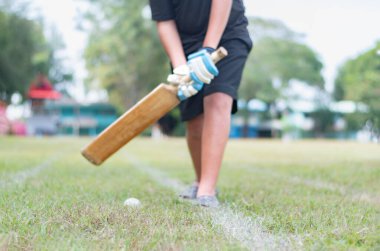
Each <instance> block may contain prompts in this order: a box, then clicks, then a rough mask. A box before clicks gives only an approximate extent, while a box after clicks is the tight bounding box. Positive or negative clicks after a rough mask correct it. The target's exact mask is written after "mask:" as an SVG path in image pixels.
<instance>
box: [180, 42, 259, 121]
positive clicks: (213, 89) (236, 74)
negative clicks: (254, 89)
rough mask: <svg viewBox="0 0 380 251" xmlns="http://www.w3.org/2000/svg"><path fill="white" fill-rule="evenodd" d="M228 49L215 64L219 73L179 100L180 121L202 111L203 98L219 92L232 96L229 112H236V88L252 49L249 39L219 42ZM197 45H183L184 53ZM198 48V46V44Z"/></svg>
mask: <svg viewBox="0 0 380 251" xmlns="http://www.w3.org/2000/svg"><path fill="white" fill-rule="evenodd" d="M220 46H223V47H224V48H226V49H227V51H228V56H227V57H226V58H224V59H223V60H221V61H220V62H219V63H218V64H217V65H216V66H217V67H218V69H219V75H218V76H217V77H216V78H215V79H214V80H213V81H212V82H211V83H210V84H205V85H204V87H203V89H202V90H201V91H199V92H198V93H197V94H196V95H194V96H193V97H191V98H189V99H187V100H185V101H183V102H181V104H180V110H181V119H182V121H188V120H191V119H193V118H195V117H197V116H198V115H200V114H202V113H203V98H204V97H205V96H207V95H210V94H213V93H217V92H221V93H225V94H227V95H229V96H231V97H232V98H233V104H232V107H231V113H232V114H234V113H236V112H237V110H238V108H237V100H238V89H239V86H240V81H241V77H242V74H243V70H244V65H245V62H246V61H247V57H248V55H249V52H250V51H251V49H252V42H251V41H248V42H247V41H244V40H241V39H233V40H228V41H225V42H223V41H222V42H221V43H220ZM196 47H197V45H193V46H189V47H186V46H185V47H184V48H185V51H186V54H190V53H192V52H194V51H193V50H192V49H193V48H196ZM198 48H200V46H199V45H198Z"/></svg>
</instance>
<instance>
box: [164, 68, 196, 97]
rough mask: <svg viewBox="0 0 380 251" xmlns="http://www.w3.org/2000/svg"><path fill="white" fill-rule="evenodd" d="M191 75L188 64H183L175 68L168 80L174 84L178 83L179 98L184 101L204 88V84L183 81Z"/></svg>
mask: <svg viewBox="0 0 380 251" xmlns="http://www.w3.org/2000/svg"><path fill="white" fill-rule="evenodd" d="M189 75H190V68H189V66H188V65H181V66H178V67H176V68H175V69H174V70H173V74H170V75H169V76H168V79H167V81H168V82H169V83H170V84H172V85H178V98H179V99H180V100H181V101H183V100H185V99H188V98H190V97H191V96H194V95H195V94H197V93H198V92H199V90H200V89H202V87H203V85H202V86H199V85H195V86H194V85H193V84H194V81H190V82H183V80H182V79H183V78H184V77H186V76H189Z"/></svg>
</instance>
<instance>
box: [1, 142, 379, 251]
mask: <svg viewBox="0 0 380 251" xmlns="http://www.w3.org/2000/svg"><path fill="white" fill-rule="evenodd" d="M88 141H89V139H72V138H51V139H42V138H41V139H21V138H0V191H1V193H0V250H8V249H9V250H20V249H25V250H29V249H33V250H104V249H111V250H114V249H119V250H120V249H122V250H152V249H154V250H247V249H257V250H380V146H379V145H375V144H359V143H352V142H334V141H300V142H294V143H282V142H279V141H231V142H230V144H229V146H228V149H227V152H226V157H225V162H224V166H223V169H222V173H221V176H220V182H219V190H220V200H221V201H222V203H223V207H222V208H221V209H218V210H209V209H204V208H199V207H197V206H194V205H192V204H190V203H186V202H183V201H181V200H179V199H178V198H177V196H176V193H178V192H179V191H178V190H180V189H181V188H182V187H183V186H184V185H186V184H189V183H190V182H191V181H192V177H193V172H192V170H191V166H190V159H189V156H188V153H187V148H186V145H185V142H184V140H183V139H170V140H161V141H160V140H156V141H155V140H150V139H137V140H135V141H133V142H132V143H131V144H129V145H128V146H127V147H126V148H124V149H123V151H121V152H119V153H118V154H117V155H116V156H114V157H113V158H112V159H110V160H109V161H108V162H107V163H105V164H104V165H103V166H102V167H93V166H91V165H90V164H89V163H87V162H86V161H85V160H84V159H83V158H82V157H81V156H80V155H79V150H80V148H81V147H82V146H83V145H84V144H86V143H87V142H88ZM129 197H136V198H138V199H140V200H141V202H142V207H141V208H138V209H136V208H127V207H124V206H123V202H124V200H125V199H126V198H129Z"/></svg>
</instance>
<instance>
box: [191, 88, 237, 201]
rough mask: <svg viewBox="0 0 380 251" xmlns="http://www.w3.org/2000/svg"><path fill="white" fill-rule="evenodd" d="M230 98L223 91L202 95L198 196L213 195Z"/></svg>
mask: <svg viewBox="0 0 380 251" xmlns="http://www.w3.org/2000/svg"><path fill="white" fill-rule="evenodd" d="M232 101H233V100H232V98H231V97H230V96H228V95H227V94H224V93H214V94H211V95H208V96H206V97H204V118H203V132H202V147H201V153H202V154H201V156H202V158H201V166H202V168H201V180H200V184H199V189H198V196H203V195H215V187H216V182H217V179H218V175H219V170H220V167H221V164H222V160H223V154H224V149H225V146H226V144H227V141H228V136H229V132H230V123H231V121H230V120H231V106H232Z"/></svg>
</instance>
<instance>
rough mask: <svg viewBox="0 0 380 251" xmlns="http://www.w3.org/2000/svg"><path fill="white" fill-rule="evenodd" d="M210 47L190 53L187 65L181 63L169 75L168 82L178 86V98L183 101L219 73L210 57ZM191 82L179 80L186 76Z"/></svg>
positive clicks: (211, 50)
mask: <svg viewBox="0 0 380 251" xmlns="http://www.w3.org/2000/svg"><path fill="white" fill-rule="evenodd" d="M213 51H215V50H214V49H212V48H204V49H201V50H200V51H198V52H196V53H193V54H191V55H190V56H189V57H188V59H189V61H188V63H187V65H181V66H178V67H176V68H175V69H174V71H173V74H171V75H169V77H168V82H169V83H171V84H175V85H179V86H178V98H179V99H180V100H181V101H183V100H185V99H187V98H189V97H191V96H194V95H195V94H197V93H198V92H199V91H200V90H201V89H202V88H203V85H204V84H209V83H211V81H212V80H213V79H214V77H215V76H217V75H218V74H219V71H218V69H217V68H216V66H215V63H214V62H213V61H212V59H211V53H212V52H213ZM189 74H190V77H191V79H192V81H191V82H189V83H185V82H181V81H182V79H183V77H185V76H188V75H189Z"/></svg>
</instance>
